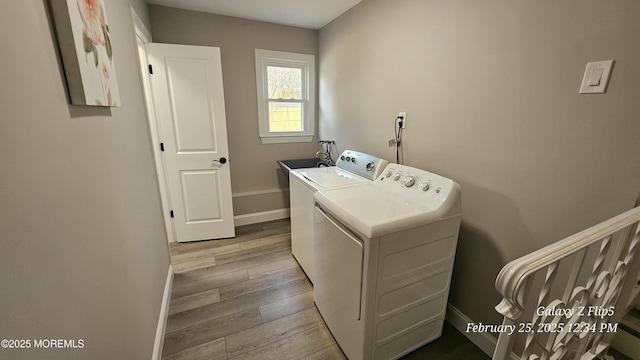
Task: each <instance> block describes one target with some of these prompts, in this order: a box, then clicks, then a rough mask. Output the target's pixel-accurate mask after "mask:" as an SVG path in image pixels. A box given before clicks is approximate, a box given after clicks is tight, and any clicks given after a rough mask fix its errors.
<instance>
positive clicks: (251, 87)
mask: <svg viewBox="0 0 640 360" xmlns="http://www.w3.org/2000/svg"><path fill="white" fill-rule="evenodd" d="M149 17H150V18H151V28H152V30H151V31H152V36H153V41H154V42H160V43H173V44H185V45H203V46H216V47H219V48H220V52H221V54H222V76H223V78H224V80H223V81H224V96H225V108H226V112H227V114H226V115H227V132H228V138H229V158H230V160H231V187H232V189H233V190H232V191H233V195H234V213H235V214H236V215H242V214H248V213H255V212H261V211H269V210H275V209H282V208H288V207H289V204H288V192H287V190H288V184H287V179H286V176H284V175H283V174H282V172H281V170H279V168H278V166H277V165H276V161H277V160H283V159H295V158H301V157H313V156H314V155H315V152H316V150H318V144H317V140H316V139H317V136H316V138H314V141H312V142H310V143H293V144H269V145H263V144H262V142H261V141H260V137H259V136H258V105H257V95H256V77H255V76H256V70H255V49H256V48H260V49H268V50H278V51H290V52H298V53H304V54H313V55H317V54H318V31H316V30H307V29H301V28H296V27H291V26H284V25H276V24H270V23H264V22H259V21H252V20H244V19H238V18H234V17H228V16H221V15H214V14H207V13H202V12H197V11H188V10H179V9H175V8H170V7H164V6H157V5H150V6H149Z"/></svg>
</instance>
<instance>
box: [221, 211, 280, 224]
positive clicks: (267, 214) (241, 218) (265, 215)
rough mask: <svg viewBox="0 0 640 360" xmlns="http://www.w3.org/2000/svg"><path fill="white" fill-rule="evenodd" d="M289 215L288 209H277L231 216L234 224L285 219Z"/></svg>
mask: <svg viewBox="0 0 640 360" xmlns="http://www.w3.org/2000/svg"><path fill="white" fill-rule="evenodd" d="M288 217H289V209H288V208H287V209H277V210H269V211H262V212H257V213H253V214H244V215H237V216H234V217H233V220H234V222H235V226H242V225H250V224H257V223H261V222H266V221H272V220H279V219H286V218H288Z"/></svg>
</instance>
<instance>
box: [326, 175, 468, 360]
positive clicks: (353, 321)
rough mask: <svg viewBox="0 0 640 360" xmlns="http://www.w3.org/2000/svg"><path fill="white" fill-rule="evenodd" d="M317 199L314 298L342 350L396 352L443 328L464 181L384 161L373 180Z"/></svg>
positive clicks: (353, 358) (369, 355)
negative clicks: (461, 186)
mask: <svg viewBox="0 0 640 360" xmlns="http://www.w3.org/2000/svg"><path fill="white" fill-rule="evenodd" d="M314 198H315V200H316V208H315V209H316V224H315V225H316V226H315V236H316V237H315V239H314V256H315V266H316V267H315V271H316V276H315V283H314V300H315V303H316V306H317V307H318V310H320V314H322V317H323V319H324V320H325V322H326V324H327V326H328V327H329V329H330V330H331V333H332V334H333V336H334V338H335V339H336V341H337V342H338V344H339V345H340V347H341V348H342V350H343V351H344V353H345V354H346V355H347V357H348V358H349V359H350V360H360V359H376V360H381V359H397V358H399V357H401V356H403V355H405V354H407V353H409V352H411V351H413V350H415V349H417V348H419V347H420V346H422V345H424V344H426V343H428V342H430V341H432V340H434V339H436V338H438V337H440V335H441V333H442V325H443V321H444V316H445V310H446V306H447V298H448V294H449V284H450V281H451V273H452V270H453V261H454V257H455V251H456V245H457V241H458V232H459V229H460V219H461V216H462V205H461V197H460V186H459V185H458V184H457V183H455V182H454V181H452V180H449V179H447V178H444V177H442V176H439V175H436V174H432V173H430V172H427V171H423V170H419V169H415V168H412V167H408V166H404V165H397V164H389V165H388V166H387V168H386V169H385V171H384V172H383V174H382V175H380V176H379V177H378V178H377V179H376V180H375V181H374V182H371V183H368V184H365V185H362V186H357V187H352V188H342V189H329V190H324V191H319V192H317V193H316V194H315V196H314Z"/></svg>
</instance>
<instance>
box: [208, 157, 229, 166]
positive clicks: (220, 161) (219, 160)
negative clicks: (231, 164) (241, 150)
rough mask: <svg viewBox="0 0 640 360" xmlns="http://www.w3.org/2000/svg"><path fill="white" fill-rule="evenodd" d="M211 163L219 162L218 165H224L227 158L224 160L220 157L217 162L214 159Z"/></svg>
mask: <svg viewBox="0 0 640 360" xmlns="http://www.w3.org/2000/svg"><path fill="white" fill-rule="evenodd" d="M211 162H219V163H220V164H224V163H226V162H227V158H225V157H224V156H223V157H221V158H220V159H218V160H215V159H214V160H212V161H211Z"/></svg>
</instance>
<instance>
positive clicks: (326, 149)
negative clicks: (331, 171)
mask: <svg viewBox="0 0 640 360" xmlns="http://www.w3.org/2000/svg"><path fill="white" fill-rule="evenodd" d="M335 143H336V142H335V141H334V140H320V141H318V144H320V148H321V149H322V150H320V151H318V152H316V157H317V158H318V159H320V160H321V163H324V165H327V166H332V165H335V164H334V162H333V159H331V145H335Z"/></svg>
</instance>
